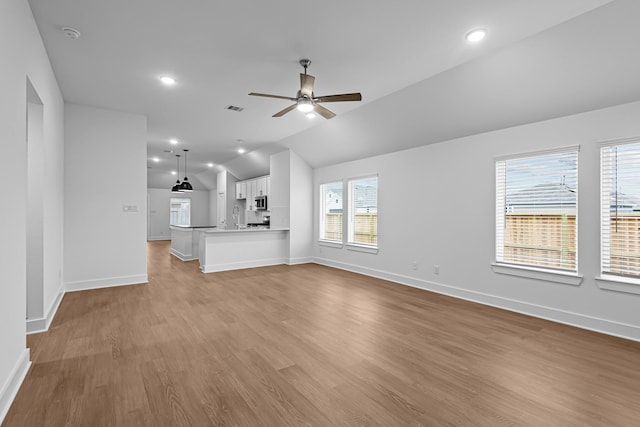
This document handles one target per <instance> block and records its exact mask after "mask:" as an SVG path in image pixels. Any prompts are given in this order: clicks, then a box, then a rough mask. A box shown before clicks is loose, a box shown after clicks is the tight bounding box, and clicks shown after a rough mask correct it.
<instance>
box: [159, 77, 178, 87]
mask: <svg viewBox="0 0 640 427" xmlns="http://www.w3.org/2000/svg"><path fill="white" fill-rule="evenodd" d="M160 81H161V82H162V83H164V84H165V85H167V86H173V85H174V84H176V79H174V78H173V77H170V76H160Z"/></svg>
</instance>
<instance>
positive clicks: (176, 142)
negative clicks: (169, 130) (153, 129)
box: [169, 139, 178, 145]
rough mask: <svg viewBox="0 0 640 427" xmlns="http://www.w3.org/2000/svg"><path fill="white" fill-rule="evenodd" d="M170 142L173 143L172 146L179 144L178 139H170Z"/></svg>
mask: <svg viewBox="0 0 640 427" xmlns="http://www.w3.org/2000/svg"><path fill="white" fill-rule="evenodd" d="M169 142H170V143H171V145H176V144H178V140H177V139H170V140H169Z"/></svg>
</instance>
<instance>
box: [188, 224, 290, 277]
mask: <svg viewBox="0 0 640 427" xmlns="http://www.w3.org/2000/svg"><path fill="white" fill-rule="evenodd" d="M199 238H200V241H199V245H198V246H199V252H200V257H199V259H200V270H201V271H202V272H203V273H212V272H216V271H227V270H237V269H241V268H251V267H264V266H267V265H275V264H286V263H287V260H288V259H289V229H288V228H268V227H257V228H238V227H234V228H231V227H228V228H213V229H211V228H209V229H203V230H202V231H201V232H200V233H199Z"/></svg>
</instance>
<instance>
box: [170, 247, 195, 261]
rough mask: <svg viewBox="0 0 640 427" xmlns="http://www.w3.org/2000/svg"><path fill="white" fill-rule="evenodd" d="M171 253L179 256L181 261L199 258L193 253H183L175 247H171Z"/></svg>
mask: <svg viewBox="0 0 640 427" xmlns="http://www.w3.org/2000/svg"><path fill="white" fill-rule="evenodd" d="M169 252H170V253H171V255H173V256H174V257H176V258H178V259H179V260H180V261H193V260H194V259H197V258H196V257H194V256H193V254H191V255H186V254H183V253H182V252H180V251H178V250H175V249H173V248H171V250H170V251H169Z"/></svg>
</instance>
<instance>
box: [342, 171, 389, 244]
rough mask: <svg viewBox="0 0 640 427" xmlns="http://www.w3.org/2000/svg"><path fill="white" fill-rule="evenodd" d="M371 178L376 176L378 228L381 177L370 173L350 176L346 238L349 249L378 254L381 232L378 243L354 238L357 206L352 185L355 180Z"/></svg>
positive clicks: (377, 239) (348, 180)
mask: <svg viewBox="0 0 640 427" xmlns="http://www.w3.org/2000/svg"><path fill="white" fill-rule="evenodd" d="M370 178H375V179H376V213H377V214H378V216H377V218H376V228H377V227H378V222H379V219H380V217H379V212H380V208H379V200H380V178H379V176H378V174H370V175H363V176H358V177H352V178H348V179H347V198H346V199H347V202H346V206H347V235H346V239H347V249H349V250H352V251H358V252H365V253H373V254H377V253H378V247H379V244H380V240H379V233H378V235H377V236H376V243H375V244H367V243H361V242H355V241H354V240H355V239H353V234H354V232H355V230H354V215H355V207H354V205H353V201H354V197H353V186H352V184H353V183H354V182H356V181H360V180H364V179H370ZM343 205H344V204H343ZM343 234H344V233H343ZM343 237H345V236H343Z"/></svg>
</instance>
